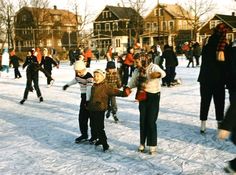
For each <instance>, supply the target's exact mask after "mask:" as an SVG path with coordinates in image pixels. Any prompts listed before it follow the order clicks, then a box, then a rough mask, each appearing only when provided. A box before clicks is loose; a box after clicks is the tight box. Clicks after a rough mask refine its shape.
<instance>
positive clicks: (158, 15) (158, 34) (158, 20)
mask: <svg viewBox="0 0 236 175" xmlns="http://www.w3.org/2000/svg"><path fill="white" fill-rule="evenodd" d="M157 25H158V26H157V38H158V42H159V41H160V14H159V0H157Z"/></svg>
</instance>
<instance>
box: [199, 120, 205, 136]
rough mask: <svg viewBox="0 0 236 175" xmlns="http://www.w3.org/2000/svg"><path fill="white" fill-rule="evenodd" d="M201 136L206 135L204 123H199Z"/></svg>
mask: <svg viewBox="0 0 236 175" xmlns="http://www.w3.org/2000/svg"><path fill="white" fill-rule="evenodd" d="M200 133H201V134H205V133H206V121H201V129H200Z"/></svg>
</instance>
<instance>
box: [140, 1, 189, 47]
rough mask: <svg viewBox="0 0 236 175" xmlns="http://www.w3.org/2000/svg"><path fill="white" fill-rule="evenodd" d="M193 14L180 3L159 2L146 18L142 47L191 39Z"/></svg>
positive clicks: (172, 43)
mask: <svg viewBox="0 0 236 175" xmlns="http://www.w3.org/2000/svg"><path fill="white" fill-rule="evenodd" d="M190 16H191V15H190V14H189V12H188V11H186V10H185V9H184V8H183V7H181V6H180V5H178V4H158V5H157V6H156V7H155V8H154V9H152V10H151V12H150V13H149V14H148V15H147V16H146V17H145V18H144V33H143V34H142V35H141V37H140V43H141V44H142V47H150V46H151V45H154V44H155V45H156V44H159V45H162V46H163V45H164V44H170V45H172V46H175V45H177V44H178V43H181V42H185V41H186V40H190V39H191V29H192V27H191V24H190V22H189V20H192V19H190V18H189V17H190Z"/></svg>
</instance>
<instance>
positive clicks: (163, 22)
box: [162, 21, 167, 31]
mask: <svg viewBox="0 0 236 175" xmlns="http://www.w3.org/2000/svg"><path fill="white" fill-rule="evenodd" d="M166 27H167V25H166V21H162V30H163V31H166V29H167V28H166Z"/></svg>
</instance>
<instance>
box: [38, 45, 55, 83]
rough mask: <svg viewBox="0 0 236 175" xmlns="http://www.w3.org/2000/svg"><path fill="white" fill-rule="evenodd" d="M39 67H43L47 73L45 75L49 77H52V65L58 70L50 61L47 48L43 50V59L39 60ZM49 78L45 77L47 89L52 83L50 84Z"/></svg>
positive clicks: (53, 62)
mask: <svg viewBox="0 0 236 175" xmlns="http://www.w3.org/2000/svg"><path fill="white" fill-rule="evenodd" d="M40 65H41V66H43V68H44V69H45V70H46V71H47V73H48V74H49V75H50V77H51V75H52V65H54V66H55V67H57V68H59V64H58V63H57V62H56V61H54V60H53V59H52V57H51V56H50V53H49V52H48V49H47V48H44V49H43V57H42V59H41V63H40ZM50 77H47V87H50V86H51V85H52V83H53V82H51V78H50Z"/></svg>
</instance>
